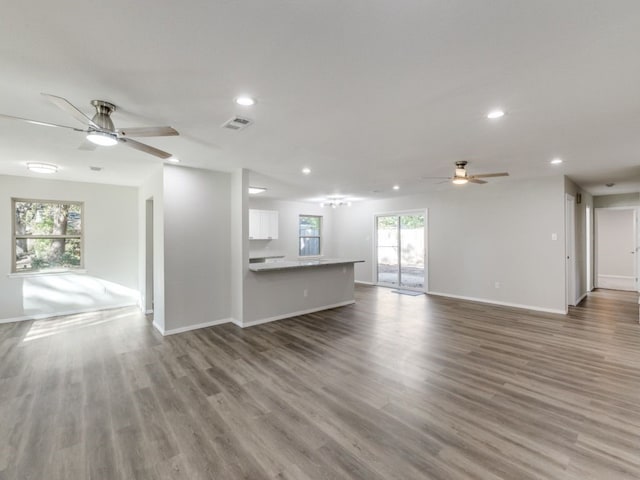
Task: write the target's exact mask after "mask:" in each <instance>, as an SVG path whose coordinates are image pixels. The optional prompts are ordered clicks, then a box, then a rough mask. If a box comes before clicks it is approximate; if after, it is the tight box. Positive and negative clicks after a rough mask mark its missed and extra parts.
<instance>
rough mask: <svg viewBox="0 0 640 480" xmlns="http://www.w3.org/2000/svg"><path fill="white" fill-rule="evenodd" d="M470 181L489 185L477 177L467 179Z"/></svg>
mask: <svg viewBox="0 0 640 480" xmlns="http://www.w3.org/2000/svg"><path fill="white" fill-rule="evenodd" d="M467 178H468V180H469V183H477V184H483V183H487V182H485V181H484V180H478V179H477V178H475V177H467Z"/></svg>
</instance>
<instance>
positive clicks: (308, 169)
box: [302, 167, 311, 175]
mask: <svg viewBox="0 0 640 480" xmlns="http://www.w3.org/2000/svg"><path fill="white" fill-rule="evenodd" d="M302 173H304V174H305V175H309V174H310V173H311V169H310V168H309V167H304V168H303V169H302Z"/></svg>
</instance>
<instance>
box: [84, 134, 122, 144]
mask: <svg viewBox="0 0 640 480" xmlns="http://www.w3.org/2000/svg"><path fill="white" fill-rule="evenodd" d="M87 140H89V141H90V142H91V143H95V144H96V145H100V146H101V147H113V146H114V145H116V144H117V143H118V140H117V137H116V136H115V135H110V134H108V133H106V132H90V133H88V134H87Z"/></svg>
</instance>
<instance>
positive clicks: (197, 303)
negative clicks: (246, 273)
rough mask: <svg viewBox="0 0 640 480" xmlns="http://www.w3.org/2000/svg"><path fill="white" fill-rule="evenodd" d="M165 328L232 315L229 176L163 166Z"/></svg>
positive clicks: (186, 326)
mask: <svg viewBox="0 0 640 480" xmlns="http://www.w3.org/2000/svg"><path fill="white" fill-rule="evenodd" d="M163 186H164V192H163V208H164V289H165V290H164V304H165V305H164V307H165V312H164V322H165V325H164V329H165V332H166V333H175V332H177V331H183V330H187V329H190V328H192V327H194V326H203V325H208V324H213V323H215V322H218V321H220V322H222V321H228V320H229V318H230V316H231V300H230V296H231V289H230V284H231V282H230V274H231V240H230V238H231V237H230V233H229V231H230V228H231V220H230V219H231V213H230V212H231V201H230V189H231V175H230V174H228V173H223V172H214V171H210V170H201V169H196V168H186V167H178V166H172V165H165V167H164V181H163Z"/></svg>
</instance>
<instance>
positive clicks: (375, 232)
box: [372, 208, 429, 292]
mask: <svg viewBox="0 0 640 480" xmlns="http://www.w3.org/2000/svg"><path fill="white" fill-rule="evenodd" d="M403 215H424V252H423V255H424V280H423V284H422V288H414V287H403V286H402V285H400V282H401V281H402V273H401V269H402V264H401V263H400V258H401V253H400V248H401V237H400V231H401V225H400V224H398V248H399V251H398V259H399V262H398V269H399V272H398V285H393V284H390V283H381V282H378V217H395V216H397V217H401V216H403ZM372 238H373V249H372V250H373V251H372V258H373V265H374V269H373V274H374V278H373V280H374V282H373V284H374V285H378V286H380V287H388V288H398V289H402V290H414V291H417V292H428V291H429V210H428V209H427V208H417V209H411V210H396V211H391V212H380V213H374V215H373V236H372Z"/></svg>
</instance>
